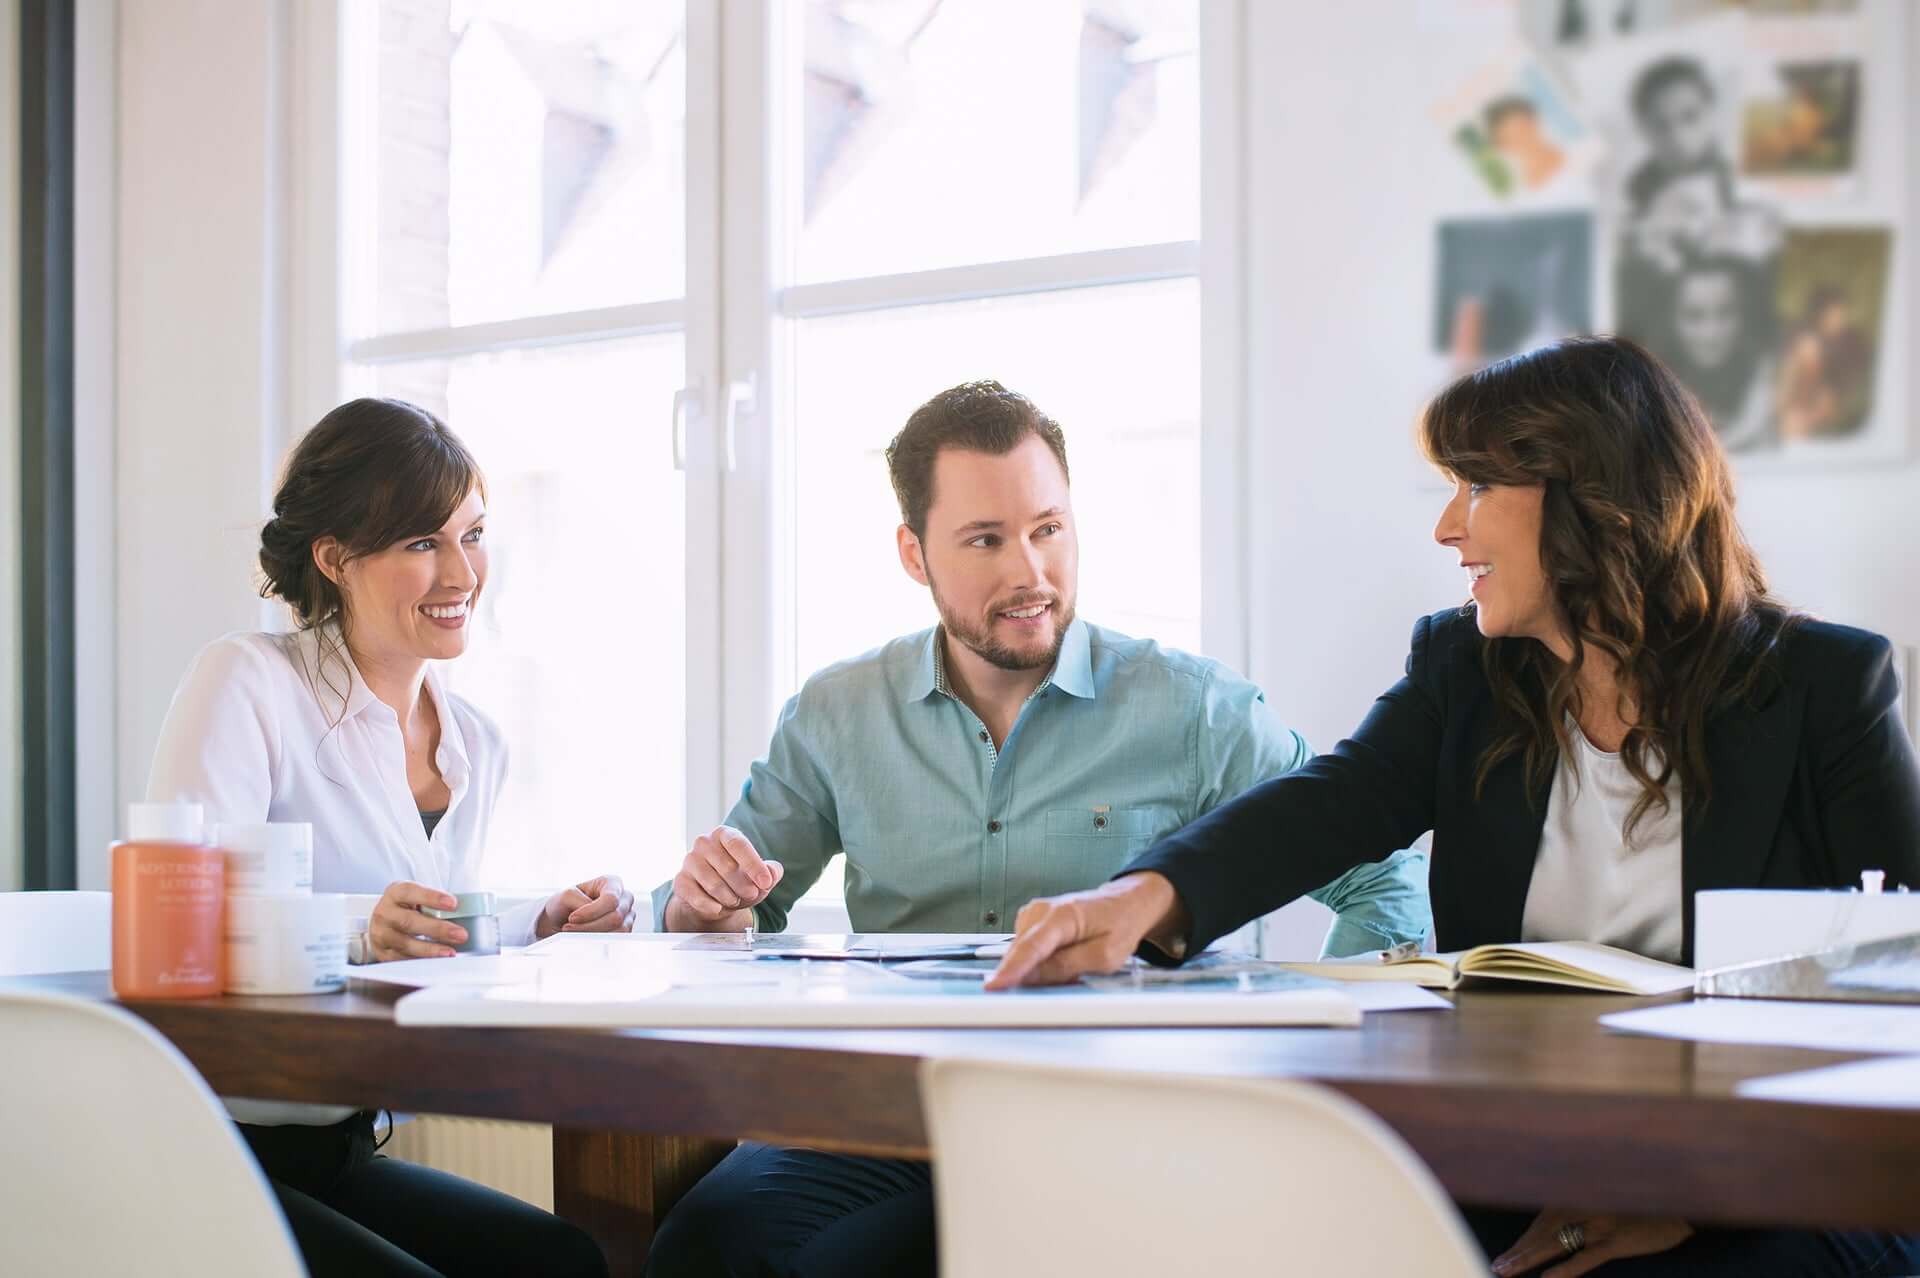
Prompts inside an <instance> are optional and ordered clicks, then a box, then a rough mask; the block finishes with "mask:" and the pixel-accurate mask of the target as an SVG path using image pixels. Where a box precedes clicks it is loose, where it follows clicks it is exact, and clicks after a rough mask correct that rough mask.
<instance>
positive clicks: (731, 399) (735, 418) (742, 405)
mask: <svg viewBox="0 0 1920 1278" xmlns="http://www.w3.org/2000/svg"><path fill="white" fill-rule="evenodd" d="M755 385H756V377H755V375H754V374H752V373H749V374H747V380H746V381H744V382H728V383H727V413H726V418H725V435H724V438H725V443H724V447H725V449H726V459H727V469H728V470H729V471H732V470H735V469H738V462H739V452H738V450H737V449H736V448H735V446H734V435H735V427H736V425H737V424H738V422H739V420H740V414H742V413H751V412H754V411H755V404H756V403H757V396H756V395H755V393H754V387H755Z"/></svg>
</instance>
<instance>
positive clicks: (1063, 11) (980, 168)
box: [790, 0, 1200, 283]
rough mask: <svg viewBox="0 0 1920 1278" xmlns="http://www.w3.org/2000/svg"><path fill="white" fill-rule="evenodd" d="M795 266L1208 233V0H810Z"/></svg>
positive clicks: (911, 264)
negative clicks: (1203, 57) (1204, 207)
mask: <svg viewBox="0 0 1920 1278" xmlns="http://www.w3.org/2000/svg"><path fill="white" fill-rule="evenodd" d="M804 27H805V30H804V33H803V36H802V38H801V39H800V40H799V41H797V43H798V44H799V45H800V46H801V49H800V50H799V51H797V52H796V53H795V54H794V56H796V57H801V58H803V59H804V74H803V77H802V84H803V91H804V94H805V109H804V116H805V127H804V129H803V130H802V136H801V137H800V139H799V140H798V142H797V144H796V151H797V152H798V154H797V155H796V156H794V157H793V170H790V171H795V177H794V180H797V181H798V182H799V183H800V189H801V200H800V204H801V206H802V214H801V215H802V217H803V219H804V221H803V225H802V227H801V228H800V231H799V234H798V237H797V239H798V243H797V253H798V261H797V263H796V270H797V278H798V279H799V280H800V281H801V282H803V283H813V282H817V281H820V280H828V279H845V278H850V277H857V276H865V275H883V274H888V273H891V272H896V271H912V270H926V269H928V268H932V267H941V266H953V265H959V264H963V263H968V262H987V261H995V260H999V259H1004V258H1016V257H1033V256H1039V255H1043V254H1052V253H1067V252H1077V251H1081V250H1085V249H1097V248H1111V247H1115V246H1118V245H1126V244H1151V243H1158V242H1161V241H1167V240H1188V239H1195V238H1197V237H1198V235H1199V224H1200V212H1199V210H1200V197H1199V189H1200V185H1199V165H1200V161H1199V155H1200V124H1199V91H1198V68H1197V63H1198V46H1199V15H1198V2H1197V0H1085V3H1081V4H1073V3H1063V2H1061V0H1048V2H1047V3H1044V4H1035V3H1034V2H1033V0H965V3H953V4H942V3H940V0H905V2H904V3H892V4H876V3H872V2H871V0H809V3H808V5H807V8H806V13H805V23H804Z"/></svg>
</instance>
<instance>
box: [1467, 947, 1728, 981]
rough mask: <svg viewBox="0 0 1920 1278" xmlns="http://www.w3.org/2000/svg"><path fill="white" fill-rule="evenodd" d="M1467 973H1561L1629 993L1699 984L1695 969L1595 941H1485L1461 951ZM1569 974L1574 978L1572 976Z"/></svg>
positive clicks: (1522, 976)
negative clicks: (1493, 942) (1512, 943)
mask: <svg viewBox="0 0 1920 1278" xmlns="http://www.w3.org/2000/svg"><path fill="white" fill-rule="evenodd" d="M1458 967H1459V969H1460V974H1461V975H1462V976H1499V977H1507V978H1510V979H1515V980H1529V979H1553V978H1556V977H1558V978H1561V979H1560V980H1559V982H1558V983H1561V984H1579V985H1585V986H1590V987H1592V988H1594V989H1607V990H1615V991H1618V992H1621V993H1627V994H1671V993H1672V992H1673V991H1675V990H1688V989H1692V988H1693V969H1692V968H1690V967H1680V966H1679V965H1677V964H1674V963H1662V962H1660V961H1659V960H1658V959H1650V958H1647V957H1645V956H1644V955H1640V954H1635V953H1633V952H1631V951H1629V950H1622V949H1616V948H1615V947H1613V946H1611V945H1595V944H1593V943H1592V942H1591V941H1528V942H1523V943H1520V944H1515V945H1482V946H1480V947H1478V948H1477V949H1473V950H1469V951H1467V952H1466V953H1465V954H1462V955H1460V956H1459V957H1458ZM1566 978H1573V979H1572V980H1567V979H1566Z"/></svg>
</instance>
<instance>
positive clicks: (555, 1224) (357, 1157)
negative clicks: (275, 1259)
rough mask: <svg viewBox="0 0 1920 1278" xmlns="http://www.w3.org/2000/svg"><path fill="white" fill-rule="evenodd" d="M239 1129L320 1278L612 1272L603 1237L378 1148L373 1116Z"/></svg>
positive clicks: (448, 1277)
mask: <svg viewBox="0 0 1920 1278" xmlns="http://www.w3.org/2000/svg"><path fill="white" fill-rule="evenodd" d="M239 1128H240V1134H241V1135H242V1136H244V1137H246V1141H247V1144H248V1146H249V1147H251V1148H252V1150H253V1156H254V1157H255V1158H256V1159H257V1160H259V1163H260V1166H261V1169H262V1170H264V1171H265V1172H266V1173H267V1177H268V1179H269V1180H271V1181H272V1182H273V1192H274V1194H275V1195H276V1196H277V1197H278V1198H279V1200H280V1210H281V1211H283V1212H285V1213H286V1217H287V1224H288V1225H289V1226H290V1227H291V1228H292V1230H293V1239H294V1242H295V1243H297V1244H298V1245H299V1247H300V1255H301V1258H302V1259H303V1260H305V1261H306V1264H307V1270H308V1272H309V1273H311V1274H312V1275H313V1278H334V1276H335V1275H339V1276H341V1278H347V1276H349V1275H351V1276H354V1278H358V1276H360V1275H388V1274H392V1275H404V1276H405V1278H433V1276H434V1275H443V1276H444V1278H459V1276H461V1275H466V1274H489V1275H491V1274H499V1275H518V1274H580V1275H595V1276H604V1275H605V1274H606V1272H607V1262H606V1259H605V1257H603V1256H602V1255H601V1254H600V1247H599V1245H598V1244H597V1243H595V1242H594V1241H593V1239H592V1238H590V1237H588V1236H587V1235H586V1233H584V1232H583V1231H581V1230H580V1229H579V1228H577V1227H575V1226H573V1225H570V1224H568V1223H567V1222H566V1221H564V1220H561V1219H560V1218H559V1217H558V1216H555V1215H553V1214H552V1213H551V1212H545V1211H541V1210H540V1209H539V1208H538V1207H534V1206H531V1205H530V1204H528V1203H524V1202H521V1201H520V1200H519V1199H518V1198H514V1197H512V1196H511V1195H508V1194H502V1193H499V1192H497V1191H495V1190H492V1189H488V1188H487V1187H486V1186H484V1185H476V1184H474V1183H473V1182H472V1181H468V1180H462V1179H460V1178H459V1177H458V1176H450V1175H448V1174H447V1173H445V1172H439V1171H434V1170H432V1169H431V1168H427V1167H415V1166H413V1165H412V1164H410V1163H403V1162H400V1161H399V1160H398V1159H393V1158H387V1157H385V1156H383V1155H380V1154H376V1153H374V1152H373V1119H372V1117H371V1116H370V1115H368V1114H365V1113H360V1114H355V1115H354V1116H353V1117H352V1118H349V1119H347V1120H346V1121H344V1122H341V1123H336V1124H334V1125H333V1126H331V1127H303V1126H297V1125H288V1126H285V1127H256V1126H253V1125H251V1124H247V1123H241V1124H239Z"/></svg>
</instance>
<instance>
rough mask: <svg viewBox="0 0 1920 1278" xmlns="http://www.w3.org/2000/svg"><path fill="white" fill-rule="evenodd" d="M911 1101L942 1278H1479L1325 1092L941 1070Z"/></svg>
mask: <svg viewBox="0 0 1920 1278" xmlns="http://www.w3.org/2000/svg"><path fill="white" fill-rule="evenodd" d="M920 1092H921V1102H922V1105H923V1107H924V1109H925V1112H926V1118H927V1131H928V1134H929V1137H930V1139H931V1142H932V1146H933V1184H934V1202H935V1206H936V1209H937V1212H938V1218H939V1224H940V1228H939V1235H940V1272H941V1274H942V1275H943V1276H944V1278H1018V1276H1019V1275H1027V1274H1034V1275H1040V1274H1046V1275H1056V1274H1099V1275H1100V1276H1101V1278H1131V1276H1132V1275H1139V1278H1168V1275H1172V1274H1218V1275H1222V1276H1223V1278H1224V1276H1227V1275H1234V1274H1253V1273H1259V1274H1302V1275H1307V1274H1312V1275H1319V1274H1420V1275H1422V1276H1423V1278H1451V1276H1453V1275H1458V1278H1485V1275H1486V1272H1487V1261H1486V1259H1485V1257H1484V1256H1483V1255H1482V1253H1481V1252H1480V1250H1479V1248H1478V1247H1476V1246H1475V1245H1474V1241H1473V1238H1472V1236H1471V1235H1470V1234H1469V1233H1468V1232H1467V1229H1466V1226H1465V1225H1464V1224H1463V1223H1462V1221H1461V1220H1460V1217H1459V1215H1458V1214H1457V1213H1456V1212H1455V1210H1454V1208H1453V1205H1452V1203H1451V1202H1449V1201H1448V1199H1447V1196H1446V1195H1445V1194H1444V1193H1443V1192H1442V1191H1441V1189H1440V1186H1439V1184H1438V1183H1437V1182H1436V1181H1435V1180H1434V1178H1433V1175H1432V1173H1431V1172H1429V1171H1428V1170H1427V1168H1426V1167H1425V1165H1424V1164H1422V1163H1421V1162H1420V1161H1419V1160H1418V1159H1417V1158H1415V1157H1414V1155H1413V1153H1412V1151H1410V1150H1409V1149H1408V1148H1407V1146H1406V1144H1405V1143H1404V1142H1403V1141H1401V1140H1400V1138H1399V1137H1398V1136H1396V1135H1395V1134H1394V1133H1393V1132H1392V1131H1391V1130H1389V1129H1388V1128H1387V1126H1386V1125H1385V1124H1384V1123H1382V1122H1381V1121H1380V1120H1379V1119H1377V1118H1375V1117H1374V1116H1373V1115H1372V1114H1370V1113H1368V1112H1367V1111H1366V1110H1364V1109H1362V1108H1360V1107H1359V1106H1358V1105H1355V1104H1354V1103H1353V1102H1351V1101H1349V1100H1347V1099H1346V1098H1345V1097H1343V1096H1340V1095H1338V1094H1337V1093H1335V1092H1332V1091H1330V1090H1328V1089H1326V1088H1323V1087H1316V1086H1313V1085H1311V1084H1306V1083H1291V1082H1270V1081H1264V1080H1253V1079H1230V1078H1192V1077H1168V1076H1166V1075H1163V1074H1145V1073H1141V1074H1130V1073H1125V1072H1119V1071H1111V1070H1089V1069H1069V1068H1061V1067H1057V1066H1035V1065H1019V1064H1010V1063H1006V1062H1000V1061H975V1060H935V1061H928V1062H927V1063H926V1064H925V1065H923V1066H922V1067H921V1074H920Z"/></svg>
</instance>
